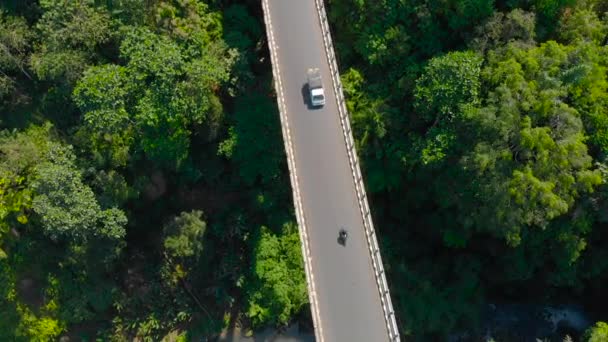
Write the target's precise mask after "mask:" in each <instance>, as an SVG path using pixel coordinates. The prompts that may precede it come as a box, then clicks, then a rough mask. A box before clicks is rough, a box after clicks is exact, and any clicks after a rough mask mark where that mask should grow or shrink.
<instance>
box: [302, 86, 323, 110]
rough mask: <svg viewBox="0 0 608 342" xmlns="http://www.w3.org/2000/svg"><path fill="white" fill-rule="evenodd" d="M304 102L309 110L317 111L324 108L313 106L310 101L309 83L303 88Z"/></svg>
mask: <svg viewBox="0 0 608 342" xmlns="http://www.w3.org/2000/svg"><path fill="white" fill-rule="evenodd" d="M302 101H303V103H304V105H305V106H306V108H307V109H308V110H317V109H320V108H322V107H321V106H319V107H315V106H313V105H312V101H311V99H310V91H309V89H308V83H304V85H303V86H302Z"/></svg>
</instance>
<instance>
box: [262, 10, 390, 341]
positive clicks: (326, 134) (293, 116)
mask: <svg viewBox="0 0 608 342" xmlns="http://www.w3.org/2000/svg"><path fill="white" fill-rule="evenodd" d="M269 9H270V18H271V22H272V26H273V33H274V38H275V41H276V45H277V57H278V63H279V68H280V74H281V75H280V77H281V81H282V85H283V95H284V99H285V104H286V109H287V113H286V116H287V120H289V126H290V128H291V138H292V142H293V148H294V154H295V165H296V169H297V173H298V178H299V189H300V193H301V198H302V206H303V209H304V216H305V219H306V226H307V227H306V228H307V231H308V237H309V244H310V249H311V255H312V272H313V274H314V280H315V289H316V291H317V298H318V303H319V312H320V318H321V322H320V324H321V326H322V329H321V330H322V333H323V338H324V340H325V341H326V342H342V341H344V342H356V341H362V342H381V341H388V330H387V327H386V323H385V320H384V315H383V311H382V306H381V302H380V294H379V292H378V287H377V285H376V281H375V278H374V274H373V268H372V261H371V256H370V255H369V251H368V247H367V242H366V238H365V231H364V228H363V218H362V217H361V212H360V211H359V207H358V204H357V199H356V198H357V196H356V193H355V184H354V180H353V176H352V173H351V169H350V166H349V163H348V156H347V153H346V144H345V142H344V138H343V135H342V128H341V126H340V119H339V115H338V107H337V103H336V97H335V94H334V92H333V87H332V86H331V78H330V72H329V64H328V61H327V57H326V55H325V50H324V46H323V40H322V33H321V26H320V23H319V19H318V15H317V12H316V8H315V4H314V0H269ZM310 67H318V68H320V70H321V74H322V77H323V84H324V89H325V95H326V98H327V103H326V104H325V106H324V107H323V108H321V109H311V108H309V107H308V105H307V97H306V96H305V91H304V89H305V88H304V87H305V83H306V70H307V69H308V68H310ZM340 227H346V228H347V229H348V232H349V236H348V241H347V242H346V246H341V245H339V244H338V241H337V238H338V230H339V229H340Z"/></svg>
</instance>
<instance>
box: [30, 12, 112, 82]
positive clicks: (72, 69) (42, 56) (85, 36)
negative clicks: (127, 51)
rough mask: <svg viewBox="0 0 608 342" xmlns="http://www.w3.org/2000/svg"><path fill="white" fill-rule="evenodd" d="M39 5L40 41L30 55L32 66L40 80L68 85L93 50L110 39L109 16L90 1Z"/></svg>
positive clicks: (78, 73)
mask: <svg viewBox="0 0 608 342" xmlns="http://www.w3.org/2000/svg"><path fill="white" fill-rule="evenodd" d="M40 6H41V8H42V10H43V11H44V13H43V14H42V17H41V18H40V20H39V21H38V23H37V25H36V28H37V29H38V31H39V33H40V37H41V44H40V45H38V46H37V48H36V51H35V53H34V54H33V55H32V58H31V64H32V69H33V70H34V71H35V73H36V75H37V76H38V77H39V78H40V79H43V80H55V81H57V82H59V83H60V84H64V85H68V86H71V85H73V84H74V83H75V82H76V80H77V79H78V78H79V77H80V75H81V73H82V72H83V71H84V70H85V69H86V67H87V65H89V64H90V63H91V62H93V60H94V58H95V57H96V55H95V49H96V48H97V47H98V46H100V45H101V44H104V43H106V42H107V41H108V40H109V39H110V37H111V32H112V30H111V23H110V17H109V15H108V14H107V13H106V12H105V11H103V10H102V9H100V8H98V7H95V6H94V3H93V1H90V0H82V1H67V2H65V1H54V0H43V1H40Z"/></svg>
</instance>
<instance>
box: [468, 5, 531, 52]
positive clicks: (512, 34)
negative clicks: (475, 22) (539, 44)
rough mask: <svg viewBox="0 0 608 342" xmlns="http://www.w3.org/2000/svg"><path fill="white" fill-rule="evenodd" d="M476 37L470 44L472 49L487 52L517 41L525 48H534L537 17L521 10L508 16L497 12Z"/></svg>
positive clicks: (516, 10)
mask: <svg viewBox="0 0 608 342" xmlns="http://www.w3.org/2000/svg"><path fill="white" fill-rule="evenodd" d="M476 31H477V32H476V34H475V35H476V37H475V38H474V39H473V40H472V41H471V42H470V44H469V45H470V46H471V48H473V49H474V50H476V51H480V52H486V51H487V50H492V49H495V48H497V47H500V46H504V45H505V44H508V43H512V42H514V41H517V42H519V43H521V44H523V45H525V46H533V45H534V44H535V41H534V39H535V37H536V17H535V15H534V13H532V12H526V11H523V10H521V9H519V8H516V9H514V10H512V11H511V12H509V13H507V14H506V15H505V14H504V13H502V12H495V13H494V15H493V16H492V18H490V20H488V21H487V22H486V23H485V24H484V25H482V26H479V27H478V28H477V30H476Z"/></svg>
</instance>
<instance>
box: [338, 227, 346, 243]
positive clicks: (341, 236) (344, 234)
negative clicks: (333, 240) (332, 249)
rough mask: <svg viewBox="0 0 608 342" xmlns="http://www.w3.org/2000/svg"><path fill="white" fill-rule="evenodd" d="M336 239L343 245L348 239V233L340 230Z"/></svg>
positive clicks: (342, 229)
mask: <svg viewBox="0 0 608 342" xmlns="http://www.w3.org/2000/svg"><path fill="white" fill-rule="evenodd" d="M338 237H339V238H340V241H342V243H345V242H346V239H347V238H348V232H347V231H346V229H344V228H341V229H340V231H339V232H338Z"/></svg>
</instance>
